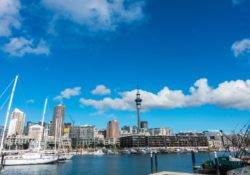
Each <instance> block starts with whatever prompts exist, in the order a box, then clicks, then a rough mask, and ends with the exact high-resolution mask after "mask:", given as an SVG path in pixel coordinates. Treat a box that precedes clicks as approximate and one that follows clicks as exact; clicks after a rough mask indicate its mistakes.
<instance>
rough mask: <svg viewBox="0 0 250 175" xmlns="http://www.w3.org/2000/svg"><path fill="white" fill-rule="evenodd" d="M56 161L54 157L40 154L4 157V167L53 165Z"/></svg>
mask: <svg viewBox="0 0 250 175" xmlns="http://www.w3.org/2000/svg"><path fill="white" fill-rule="evenodd" d="M57 160H58V157H57V156H56V155H44V154H41V153H26V154H23V155H13V156H6V157H4V165H5V166H13V165H38V164H49V163H54V162H56V161H57Z"/></svg>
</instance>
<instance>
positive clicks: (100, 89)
mask: <svg viewBox="0 0 250 175" xmlns="http://www.w3.org/2000/svg"><path fill="white" fill-rule="evenodd" d="M91 93H92V94H94V95H108V94H110V93H111V90H110V89H108V88H107V87H106V86H104V85H98V86H96V88H95V89H94V90H92V91H91Z"/></svg>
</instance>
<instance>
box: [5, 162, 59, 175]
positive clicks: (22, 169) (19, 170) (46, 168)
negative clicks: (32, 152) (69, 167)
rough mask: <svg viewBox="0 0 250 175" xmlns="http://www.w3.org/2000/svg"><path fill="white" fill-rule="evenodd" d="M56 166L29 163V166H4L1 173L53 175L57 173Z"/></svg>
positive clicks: (8, 174)
mask: <svg viewBox="0 0 250 175" xmlns="http://www.w3.org/2000/svg"><path fill="white" fill-rule="evenodd" d="M57 169H58V166H57V165H56V164H52V165H30V166H6V167H4V168H3V170H2V172H1V174H3V175H13V174H27V175H54V174H57Z"/></svg>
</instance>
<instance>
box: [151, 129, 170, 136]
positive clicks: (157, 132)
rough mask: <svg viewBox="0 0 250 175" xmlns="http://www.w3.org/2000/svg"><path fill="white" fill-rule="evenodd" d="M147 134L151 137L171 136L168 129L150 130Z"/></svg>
mask: <svg viewBox="0 0 250 175" xmlns="http://www.w3.org/2000/svg"><path fill="white" fill-rule="evenodd" d="M149 133H150V135H151V136H171V135H172V133H171V129H170V128H150V129H149Z"/></svg>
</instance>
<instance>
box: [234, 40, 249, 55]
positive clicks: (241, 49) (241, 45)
mask: <svg viewBox="0 0 250 175" xmlns="http://www.w3.org/2000/svg"><path fill="white" fill-rule="evenodd" d="M231 49H232V51H233V53H234V56H235V57H238V56H240V55H242V54H245V53H250V38H246V39H243V40H240V41H236V42H235V43H233V45H232V48H231Z"/></svg>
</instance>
